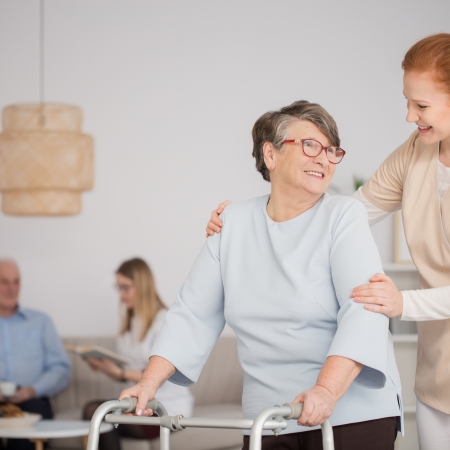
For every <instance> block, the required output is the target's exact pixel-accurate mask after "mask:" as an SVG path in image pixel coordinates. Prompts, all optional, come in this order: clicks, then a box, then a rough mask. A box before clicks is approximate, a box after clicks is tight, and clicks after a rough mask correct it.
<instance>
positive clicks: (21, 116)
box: [0, 103, 94, 216]
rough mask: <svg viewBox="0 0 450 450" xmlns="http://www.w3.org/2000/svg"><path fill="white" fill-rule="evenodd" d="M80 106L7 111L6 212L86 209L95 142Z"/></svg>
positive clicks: (2, 169)
mask: <svg viewBox="0 0 450 450" xmlns="http://www.w3.org/2000/svg"><path fill="white" fill-rule="evenodd" d="M81 122H82V113H81V109H80V108H78V107H76V106H69V105H59V104H50V103H40V104H30V105H11V106H8V107H6V108H5V109H4V110H3V132H2V133H1V134H0V191H1V192H2V211H3V212H4V213H5V214H12V215H26V216H35V215H36V216H59V215H72V214H78V213H79V212H80V211H81V192H82V191H86V190H89V189H91V188H92V185H93V157H94V143H93V139H92V137H91V136H88V135H86V134H83V133H82V132H81Z"/></svg>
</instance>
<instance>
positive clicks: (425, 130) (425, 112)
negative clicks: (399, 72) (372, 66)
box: [403, 71, 450, 148]
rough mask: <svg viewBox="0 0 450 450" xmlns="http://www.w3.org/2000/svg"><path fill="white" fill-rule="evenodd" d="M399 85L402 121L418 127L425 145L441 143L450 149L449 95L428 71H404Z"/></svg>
mask: <svg viewBox="0 0 450 450" xmlns="http://www.w3.org/2000/svg"><path fill="white" fill-rule="evenodd" d="M403 86H404V89H403V94H404V96H405V97H406V99H407V101H408V105H407V107H408V114H407V116H406V120H407V121H408V122H414V123H415V124H416V125H417V126H418V131H419V133H420V137H421V139H422V141H423V142H424V143H425V144H436V143H438V142H443V143H444V144H445V146H446V147H447V148H450V95H449V94H448V93H447V92H445V90H444V88H443V86H442V85H440V84H439V83H437V82H436V81H435V79H434V77H433V74H431V73H430V72H416V71H406V72H405V74H404V77H403Z"/></svg>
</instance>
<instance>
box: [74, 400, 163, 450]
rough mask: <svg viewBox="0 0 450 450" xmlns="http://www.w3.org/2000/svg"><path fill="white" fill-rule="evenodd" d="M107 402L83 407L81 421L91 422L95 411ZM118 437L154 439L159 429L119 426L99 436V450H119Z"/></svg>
mask: <svg viewBox="0 0 450 450" xmlns="http://www.w3.org/2000/svg"><path fill="white" fill-rule="evenodd" d="M106 401H107V400H96V401H93V402H90V403H88V404H87V405H86V406H85V407H84V411H83V419H84V420H91V418H92V416H93V415H94V413H95V410H96V409H97V408H98V407H99V406H100V405H101V404H102V403H104V402H106ZM120 436H124V437H130V438H134V439H155V438H157V437H159V427H153V426H149V425H129V424H121V425H119V427H118V428H114V429H113V430H112V431H110V432H109V433H102V434H100V438H99V441H98V448H99V450H120Z"/></svg>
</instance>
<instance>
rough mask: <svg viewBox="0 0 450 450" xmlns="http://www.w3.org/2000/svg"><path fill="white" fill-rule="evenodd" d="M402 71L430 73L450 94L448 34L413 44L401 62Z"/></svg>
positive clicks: (449, 42) (449, 46) (449, 36)
mask: <svg viewBox="0 0 450 450" xmlns="http://www.w3.org/2000/svg"><path fill="white" fill-rule="evenodd" d="M402 69H403V70H404V71H417V72H432V73H433V76H434V77H435V80H436V81H437V82H439V83H442V84H443V85H444V88H445V90H446V91H447V93H448V94H450V34H448V33H439V34H433V35H432V36H428V37H426V38H424V39H422V40H420V41H419V42H417V43H415V44H414V45H413V46H412V47H411V48H410V49H409V50H408V51H407V53H406V55H405V59H404V60H403V62H402Z"/></svg>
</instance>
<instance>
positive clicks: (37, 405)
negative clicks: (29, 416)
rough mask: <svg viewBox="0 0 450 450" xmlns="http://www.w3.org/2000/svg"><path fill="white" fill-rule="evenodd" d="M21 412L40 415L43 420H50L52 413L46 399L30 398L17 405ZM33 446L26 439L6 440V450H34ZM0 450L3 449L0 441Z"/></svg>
mask: <svg viewBox="0 0 450 450" xmlns="http://www.w3.org/2000/svg"><path fill="white" fill-rule="evenodd" d="M18 406H20V408H21V409H22V411H25V412H29V413H36V414H40V415H41V416H42V418H43V419H52V418H53V412H52V408H51V406H50V402H49V400H48V398H47V397H42V398H32V399H31V400H27V401H25V402H22V403H19V405H18ZM34 448H35V445H34V444H33V443H32V442H30V441H29V440H28V439H8V441H7V444H6V450H34ZM0 449H3V446H2V442H1V440H0Z"/></svg>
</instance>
